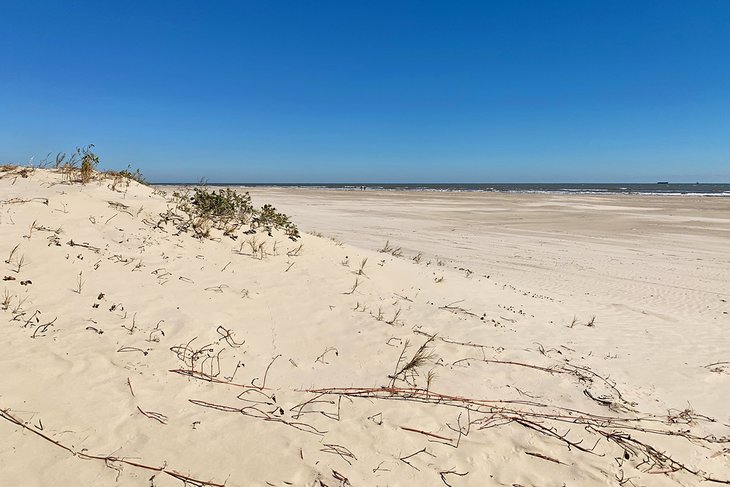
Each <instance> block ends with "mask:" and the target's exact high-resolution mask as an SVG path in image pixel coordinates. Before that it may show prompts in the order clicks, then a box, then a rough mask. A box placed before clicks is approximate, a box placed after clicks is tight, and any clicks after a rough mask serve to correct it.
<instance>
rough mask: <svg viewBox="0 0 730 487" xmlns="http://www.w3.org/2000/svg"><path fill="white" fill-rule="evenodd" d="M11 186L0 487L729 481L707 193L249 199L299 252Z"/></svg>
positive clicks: (102, 197)
mask: <svg viewBox="0 0 730 487" xmlns="http://www.w3.org/2000/svg"><path fill="white" fill-rule="evenodd" d="M25 176H27V177H22V176H21V175H19V174H18V173H17V172H14V171H5V172H2V173H0V258H1V259H2V262H0V265H2V266H3V270H2V272H0V275H2V276H3V278H5V279H7V280H4V281H3V282H2V283H1V284H0V286H1V289H0V293H3V294H0V298H2V299H3V301H4V302H3V305H2V306H1V307H0V322H2V323H3V331H4V333H3V338H2V340H0V366H1V367H2V368H3V370H4V374H3V375H2V377H1V378H0V411H1V412H0V485H24V486H25V485H29V486H34V485H43V486H45V485H125V486H126V485H132V486H137V485H139V486H150V485H153V486H156V487H158V486H165V485H172V486H175V485H177V486H180V485H184V484H185V482H187V485H227V486H244V485H245V486H248V485H275V486H279V485H311V486H321V485H327V486H336V485H353V486H362V485H383V486H385V485H391V486H393V485H452V486H459V485H503V486H512V487H515V486H535V487H538V486H562V485H566V486H586V485H626V486H631V485H634V486H639V485H686V486H694V485H705V484H707V485H713V484H712V483H710V482H709V480H713V481H720V482H724V483H730V440H729V439H728V435H729V434H730V408H728V407H727V404H728V403H729V402H730V364H728V361H730V335H729V334H728V327H729V326H730V316H728V313H729V312H730V305H728V300H730V291H729V289H730V286H728V275H729V274H728V271H730V254H728V252H727V249H728V248H730V246H729V245H728V242H729V241H730V239H729V238H728V237H730V216H729V215H730V212H728V210H730V201H728V200H727V199H720V198H681V197H677V198H629V197H625V198H621V197H616V198H599V197H581V196H572V197H568V196H546V195H466V194H457V195H454V194H449V195H446V194H410V193H409V194H401V193H365V194H361V193H356V192H336V191H313V190H308V191H304V190H275V189H257V190H255V191H252V194H253V196H254V201H255V202H257V203H259V204H263V203H264V202H271V203H273V204H274V205H275V206H277V207H278V208H279V209H280V210H283V211H285V212H288V213H290V214H291V215H292V216H293V219H294V221H295V222H297V223H299V224H300V228H301V229H302V230H316V231H319V232H322V233H323V234H324V235H325V237H317V236H314V235H309V234H305V235H303V237H302V238H301V239H300V240H299V241H297V242H293V241H291V240H289V239H287V238H286V236H285V235H283V234H280V233H276V232H274V234H273V236H267V235H266V234H265V233H258V234H256V235H255V236H253V235H243V234H239V235H237V238H236V239H232V238H230V237H226V236H223V235H219V234H214V235H213V236H212V237H213V238H211V239H204V240H200V239H196V238H193V237H192V236H190V235H189V234H185V233H179V232H177V230H176V228H175V226H174V225H173V224H170V223H169V222H168V223H165V222H164V221H163V220H162V218H161V214H164V213H165V212H166V211H167V209H168V208H169V207H170V203H169V200H168V197H169V191H170V189H169V188H164V190H165V191H167V192H168V194H167V195H165V194H164V192H163V191H162V190H160V189H153V188H149V187H146V186H140V185H137V184H136V183H133V184H132V185H130V187H129V188H126V189H125V188H117V190H113V189H111V187H110V182H109V181H108V180H104V179H102V180H96V181H92V182H91V183H89V184H87V185H81V184H70V183H65V182H63V180H62V177H61V176H60V175H58V174H55V173H53V172H50V171H41V170H36V171H34V172H30V173H29V174H25ZM330 236H336V237H337V239H339V240H340V241H342V242H344V243H340V242H338V241H334V240H331V239H330V238H328V237H330ZM253 238H256V239H257V240H256V242H257V245H258V244H260V243H261V242H266V244H265V246H264V252H263V253H261V252H256V253H254V252H252V247H253V246H254V245H252V244H253V242H252V239H253ZM386 240H389V241H390V246H391V249H390V251H389V252H387V253H386V252H378V249H380V248H382V247H383V246H384V244H385V242H386ZM399 248H400V250H398V249H399ZM419 253H422V255H421V257H420V259H416V260H414V257H415V256H416V255H418V254H419ZM365 259H367V261H365V263H364V266H362V270H361V271H360V272H359V269H360V268H361V265H362V263H363V261H364V260H365ZM594 317H595V318H594ZM424 344H425V348H423V349H422V350H421V353H419V347H422V346H423V345H424ZM414 358H415V360H413V359H414ZM711 364H714V365H711Z"/></svg>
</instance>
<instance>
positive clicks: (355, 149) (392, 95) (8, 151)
mask: <svg viewBox="0 0 730 487" xmlns="http://www.w3.org/2000/svg"><path fill="white" fill-rule="evenodd" d="M87 143H94V144H96V149H97V152H98V153H99V155H100V156H101V158H102V161H104V163H105V165H106V166H107V167H116V168H123V167H126V165H127V164H128V163H131V164H132V165H133V167H139V168H141V169H142V171H143V172H144V173H145V175H146V176H147V177H148V179H151V180H153V181H169V182H179V181H198V180H199V179H200V178H202V177H207V179H208V180H210V181H211V182H214V181H240V182H345V181H352V182H389V181H391V182H578V181H585V182H640V181H647V182H653V181H657V180H670V181H696V180H699V181H707V182H710V181H714V182H730V1H728V0H715V1H703V0H681V1H674V0H661V1H660V0H656V1H639V0H631V1H609V0H603V1H601V0H580V1H561V0H546V1H530V0H524V1H515V0H504V1H502V2H489V1H486V0H482V1H476V2H468V1H442V2H428V1H413V2H405V1H396V0H389V1H384V2H378V1H359V2H355V1H348V0H335V1H305V0H295V1H290V2H286V1H276V0H259V1H255V2H254V1H249V2H247V1H242V0H241V1H231V2H225V1H217V0H216V1H206V0H196V1H184V0H175V1H170V2H161V1H159V2H158V1H146V2H135V1H117V2H107V1H98V0H95V1H93V2H74V1H57V0H48V1H33V0H23V1H7V0H4V1H2V2H1V3H0V162H22V163H25V162H27V161H28V160H29V159H30V158H31V157H33V156H35V158H36V160H38V159H42V158H43V157H44V156H45V155H46V154H47V153H48V152H56V151H60V150H66V151H68V150H73V148H74V147H75V146H77V145H83V144H87Z"/></svg>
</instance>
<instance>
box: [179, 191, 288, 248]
mask: <svg viewBox="0 0 730 487" xmlns="http://www.w3.org/2000/svg"><path fill="white" fill-rule="evenodd" d="M173 199H174V201H175V203H176V206H175V208H174V209H171V210H168V215H169V216H171V217H172V218H170V219H171V220H173V221H175V222H176V223H177V227H178V229H179V230H181V231H184V232H186V231H188V230H190V231H192V232H193V233H194V234H195V235H196V236H198V237H209V236H210V231H211V230H212V229H214V228H215V229H218V230H220V231H222V232H223V234H224V235H226V236H229V237H234V238H235V233H236V232H237V231H239V230H241V229H242V228H244V227H246V226H248V229H249V231H250V232H255V231H256V230H259V229H260V230H263V231H265V232H266V233H268V234H269V235H271V232H272V231H273V230H274V229H276V230H281V231H283V232H284V233H286V235H287V236H288V237H289V238H291V239H292V240H296V239H298V238H299V236H300V235H299V230H298V229H297V227H296V225H294V224H293V223H292V222H291V220H290V219H289V217H288V216H287V215H285V214H284V213H280V212H278V211H276V208H274V207H273V206H271V205H264V206H262V207H261V208H260V209H257V208H255V207H254V206H253V204H252V203H251V196H250V195H249V194H248V193H239V192H237V191H233V190H232V189H229V188H225V189H220V190H218V191H216V190H209V189H207V188H194V189H193V190H192V192H185V193H180V192H175V193H173ZM181 214H182V215H181ZM173 215H174V216H173ZM180 216H183V218H182V219H180ZM175 217H177V218H175Z"/></svg>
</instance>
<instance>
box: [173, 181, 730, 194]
mask: <svg viewBox="0 0 730 487" xmlns="http://www.w3.org/2000/svg"><path fill="white" fill-rule="evenodd" d="M207 184H208V185H209V186H246V187H281V188H319V189H324V188H327V189H336V190H343V191H360V190H363V189H365V190H366V191H367V190H370V191H372V190H379V191H445V192H471V191H474V192H503V193H575V194H640V195H695V196H730V184H725V183H723V184H711V183H668V184H662V183H650V184H648V183H642V184H636V183H632V184H601V183H549V184H548V183H536V184H521V183H518V184H488V183H483V184H482V183H477V184H454V183H448V184H447V183H443V184H441V183H439V184H435V183H392V184H383V183H306V184H302V183H207ZM178 186H179V185H178Z"/></svg>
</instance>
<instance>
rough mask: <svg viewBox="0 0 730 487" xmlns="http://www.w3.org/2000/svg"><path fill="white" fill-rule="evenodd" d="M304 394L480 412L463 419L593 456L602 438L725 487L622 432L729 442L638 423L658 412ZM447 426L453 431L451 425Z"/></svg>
mask: <svg viewBox="0 0 730 487" xmlns="http://www.w3.org/2000/svg"><path fill="white" fill-rule="evenodd" d="M307 392H311V393H316V394H335V395H345V396H349V397H361V398H368V399H369V400H373V399H384V400H401V401H407V402H417V403H418V402H420V403H429V404H441V405H445V406H452V407H459V408H462V409H467V410H468V411H472V412H475V413H481V414H484V415H485V416H484V417H483V418H481V419H477V420H474V421H471V420H469V425H477V426H479V429H486V428H492V427H496V426H501V425H505V424H510V423H516V424H519V425H521V426H523V427H525V428H528V429H531V430H533V431H535V432H536V433H538V434H541V435H545V436H548V437H550V438H554V439H556V440H558V441H560V442H562V443H564V444H565V445H566V446H567V447H568V448H569V449H576V450H580V451H582V452H584V453H588V454H591V455H598V456H603V454H601V455H599V454H598V453H596V452H595V451H594V450H595V448H596V446H597V445H598V442H599V441H600V440H601V438H604V439H606V440H608V441H609V443H613V444H615V445H617V446H618V447H620V448H621V449H622V450H623V451H628V452H631V453H633V456H634V457H637V458H641V457H642V456H643V460H642V462H641V463H640V464H639V465H638V466H637V467H636V468H639V467H641V466H642V465H647V464H648V465H649V468H650V469H649V470H648V473H654V472H672V471H679V470H682V471H685V472H688V473H690V474H692V475H694V476H696V477H697V478H699V479H701V480H704V481H708V482H714V483H719V484H724V485H730V480H728V479H718V478H715V477H714V476H712V475H711V474H708V473H707V472H704V471H702V470H699V469H696V468H693V467H691V466H688V465H686V464H684V463H682V462H680V461H678V460H675V459H673V458H672V457H670V456H669V455H667V454H666V453H664V452H660V451H658V450H657V449H656V448H654V447H652V446H651V445H650V444H648V443H646V442H644V441H641V440H639V439H637V438H634V437H632V436H630V434H629V433H628V431H633V432H641V433H646V434H649V435H660V436H674V437H680V438H684V439H686V440H687V441H689V442H691V443H693V444H696V445H702V446H707V445H711V444H718V443H719V444H726V443H730V438H727V437H721V438H716V437H714V436H697V435H693V434H691V433H690V432H689V431H688V430H685V429H668V428H666V429H665V428H653V427H645V426H642V425H643V424H647V423H651V424H657V423H661V424H668V425H672V424H673V423H672V421H671V420H668V419H667V418H666V417H664V418H663V417H661V416H651V415H644V416H638V417H637V416H633V417H621V416H606V415H596V414H591V413H587V412H583V411H579V410H576V409H571V408H565V407H558V406H550V405H548V404H542V403H538V402H534V401H518V400H483V399H470V398H464V397H459V396H451V395H445V394H438V393H434V392H431V391H426V390H424V389H418V388H414V387H411V388H395V387H381V388H332V389H313V390H307ZM548 421H554V422H557V423H563V424H568V425H571V424H572V425H576V426H580V429H579V431H580V430H585V431H587V432H588V433H591V434H594V435H596V436H599V438H598V439H597V440H596V443H595V444H594V445H592V446H583V445H582V443H583V440H582V439H581V440H573V439H570V438H569V437H568V435H569V434H570V432H571V430H570V429H568V430H567V431H565V432H560V431H558V430H557V429H556V428H555V427H553V426H549V425H548V423H547V422H548ZM451 429H452V430H454V428H451ZM459 430H461V426H460V427H459ZM419 432H420V431H419ZM411 456H412V455H411ZM534 456H537V455H534ZM409 457H410V456H409ZM406 458H408V457H406Z"/></svg>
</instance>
